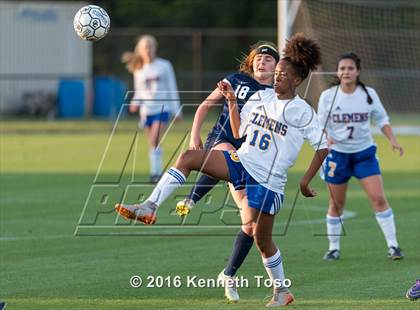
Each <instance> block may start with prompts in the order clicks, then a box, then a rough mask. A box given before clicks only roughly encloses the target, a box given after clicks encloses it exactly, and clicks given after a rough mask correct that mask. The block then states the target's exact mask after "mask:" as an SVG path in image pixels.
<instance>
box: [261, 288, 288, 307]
mask: <svg viewBox="0 0 420 310" xmlns="http://www.w3.org/2000/svg"><path fill="white" fill-rule="evenodd" d="M294 300H295V297H293V295H292V293H290V292H280V293H274V295H273V297H272V298H271V300H270V301H269V302H268V303H267V304H266V305H265V306H266V307H267V308H273V307H286V306H287V305H288V304H291V303H292V302H293V301H294Z"/></svg>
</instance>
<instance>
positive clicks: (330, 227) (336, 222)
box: [327, 214, 343, 251]
mask: <svg viewBox="0 0 420 310" xmlns="http://www.w3.org/2000/svg"><path fill="white" fill-rule="evenodd" d="M342 225H343V218H342V217H340V216H331V215H328V214H327V234H328V240H329V242H330V245H329V248H328V250H329V251H332V250H340V237H341V226H342Z"/></svg>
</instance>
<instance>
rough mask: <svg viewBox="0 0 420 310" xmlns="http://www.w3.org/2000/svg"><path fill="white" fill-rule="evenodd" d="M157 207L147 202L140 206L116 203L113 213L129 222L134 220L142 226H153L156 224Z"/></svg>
mask: <svg viewBox="0 0 420 310" xmlns="http://www.w3.org/2000/svg"><path fill="white" fill-rule="evenodd" d="M157 207H158V206H157V205H156V204H155V203H153V202H151V201H149V200H146V201H145V202H144V203H142V204H134V205H127V204H122V203H117V204H116V205H115V211H117V212H118V213H119V214H121V215H122V216H123V217H125V218H126V219H129V220H136V221H139V222H143V223H144V224H154V223H155V222H156V219H157V218H156V211H157Z"/></svg>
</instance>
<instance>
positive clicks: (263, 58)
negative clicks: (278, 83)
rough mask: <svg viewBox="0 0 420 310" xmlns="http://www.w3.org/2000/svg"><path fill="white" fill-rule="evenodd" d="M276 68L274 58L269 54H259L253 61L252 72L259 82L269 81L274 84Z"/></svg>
mask: <svg viewBox="0 0 420 310" xmlns="http://www.w3.org/2000/svg"><path fill="white" fill-rule="evenodd" d="M275 68H276V60H275V59H274V57H273V56H270V55H268V54H258V55H256V56H255V57H254V59H253V61H252V70H253V71H254V78H255V79H256V80H257V81H264V82H265V81H267V80H269V83H270V84H271V83H272V81H273V80H272V79H273V76H274V69H275Z"/></svg>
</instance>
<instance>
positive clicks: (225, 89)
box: [217, 81, 236, 101]
mask: <svg viewBox="0 0 420 310" xmlns="http://www.w3.org/2000/svg"><path fill="white" fill-rule="evenodd" d="M217 88H218V89H219V91H220V93H221V94H222V95H223V96H224V97H225V98H226V99H227V100H228V101H235V100H236V96H235V92H234V91H233V88H232V86H231V85H230V84H229V83H226V82H224V81H220V82H219V83H217Z"/></svg>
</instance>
